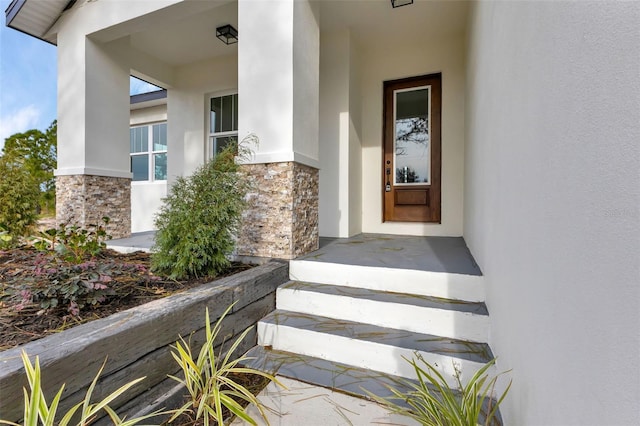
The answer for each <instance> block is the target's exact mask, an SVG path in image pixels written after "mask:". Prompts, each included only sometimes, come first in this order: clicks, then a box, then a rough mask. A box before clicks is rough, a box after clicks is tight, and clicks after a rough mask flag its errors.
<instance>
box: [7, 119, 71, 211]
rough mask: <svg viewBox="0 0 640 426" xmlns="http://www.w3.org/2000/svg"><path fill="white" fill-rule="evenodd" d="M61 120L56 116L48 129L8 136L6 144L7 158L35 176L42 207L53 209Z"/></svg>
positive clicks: (48, 209)
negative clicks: (59, 124)
mask: <svg viewBox="0 0 640 426" xmlns="http://www.w3.org/2000/svg"><path fill="white" fill-rule="evenodd" d="M57 133H58V123H57V121H56V120H54V121H53V122H52V123H51V125H50V126H49V128H48V129H47V130H45V131H44V132H42V131H40V130H37V129H32V130H27V131H26V132H24V133H16V134H13V135H11V136H9V137H8V138H6V140H5V143H4V148H3V157H5V160H6V161H8V162H10V163H12V164H15V165H17V166H19V167H21V168H23V169H24V170H26V171H27V172H28V173H29V175H30V176H31V177H32V178H33V179H34V180H35V182H36V184H37V186H38V188H39V192H40V194H39V202H40V208H42V209H43V210H47V211H48V212H53V211H54V209H55V198H56V193H55V192H56V188H55V178H54V177H53V171H54V170H55V168H56V165H57V155H56V147H57Z"/></svg>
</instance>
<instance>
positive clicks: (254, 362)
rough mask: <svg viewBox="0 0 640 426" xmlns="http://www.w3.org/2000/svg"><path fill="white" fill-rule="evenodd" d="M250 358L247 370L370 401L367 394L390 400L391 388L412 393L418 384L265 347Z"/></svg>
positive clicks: (253, 351) (256, 350) (256, 349)
mask: <svg viewBox="0 0 640 426" xmlns="http://www.w3.org/2000/svg"><path fill="white" fill-rule="evenodd" d="M246 355H247V356H248V357H249V358H250V360H249V361H248V362H245V363H244V365H245V366H247V367H251V368H255V369H256V370H260V371H264V372H266V373H269V374H273V375H276V374H277V375H279V376H284V377H289V378H291V379H295V380H299V381H301V382H305V383H310V384H312V385H316V386H322V387H325V388H330V389H332V390H337V391H340V392H344V393H347V394H349V395H354V396H357V397H362V398H369V395H368V394H367V391H368V392H371V393H372V394H374V395H376V396H379V397H381V398H386V397H390V396H392V393H391V391H390V390H389V386H391V387H394V388H396V389H398V390H399V391H401V392H408V391H409V390H410V387H409V386H407V383H415V381H413V380H411V379H405V378H403V377H398V376H393V375H390V374H384V373H381V372H379V371H373V370H369V369H364V368H358V367H354V366H352V365H347V364H343V363H339V362H334V361H327V360H325V359H320V358H315V357H312V356H307V355H300V354H294V353H291V352H283V351H277V350H272V349H266V348H265V347H263V346H254V347H253V348H252V349H250V350H249V352H247V354H246Z"/></svg>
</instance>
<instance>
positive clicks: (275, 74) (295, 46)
mask: <svg viewBox="0 0 640 426" xmlns="http://www.w3.org/2000/svg"><path fill="white" fill-rule="evenodd" d="M316 14H317V5H316V4H315V3H313V2H310V1H308V0H278V1H253V0H242V1H240V2H238V26H239V28H238V31H239V33H240V34H242V36H241V38H242V41H241V42H240V43H238V89H239V91H238V96H239V100H238V102H239V115H240V117H241V119H240V121H239V129H238V131H239V133H238V135H239V137H240V138H241V139H242V138H244V137H246V136H248V135H250V134H253V135H255V136H257V137H258V139H259V145H258V146H257V147H256V150H255V155H254V156H253V158H252V160H251V162H253V163H274V162H288V161H296V162H299V163H302V164H306V165H309V166H312V167H316V168H318V167H319V162H318V108H319V107H318V79H319V77H318V73H319V71H318V68H319V65H318V64H319V59H318V58H319V30H318V22H317V17H316ZM266 34H268V37H267V36H265V35H266Z"/></svg>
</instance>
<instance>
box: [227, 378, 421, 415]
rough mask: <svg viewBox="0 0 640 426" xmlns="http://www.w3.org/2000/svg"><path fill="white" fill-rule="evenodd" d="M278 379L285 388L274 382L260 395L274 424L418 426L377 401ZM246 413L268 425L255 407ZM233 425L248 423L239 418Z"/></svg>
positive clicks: (248, 409)
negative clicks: (391, 411)
mask: <svg viewBox="0 0 640 426" xmlns="http://www.w3.org/2000/svg"><path fill="white" fill-rule="evenodd" d="M277 379H278V380H279V381H280V382H281V383H282V384H283V385H285V386H286V389H283V388H281V387H279V386H278V385H276V384H275V383H273V382H271V383H269V385H268V386H267V387H266V388H264V390H263V391H262V392H261V393H260V394H259V395H258V400H259V401H260V403H261V404H263V406H264V407H265V412H266V415H267V420H268V421H269V424H270V425H271V426H342V425H354V426H367V425H402V426H414V425H418V423H417V422H415V421H413V420H412V419H410V418H408V417H403V416H399V415H397V414H392V413H390V412H389V411H387V410H386V409H385V408H383V407H382V406H381V405H379V404H376V403H375V402H371V401H367V400H365V399H361V398H355V397H352V396H349V395H346V394H343V393H338V392H333V391H331V390H330V389H327V388H322V387H318V386H313V385H309V384H306V383H303V382H299V381H297V380H293V379H289V378H286V377H281V376H278V377H277ZM246 412H247V413H248V414H249V415H250V416H251V417H252V418H253V419H254V420H256V422H257V423H258V424H259V425H266V424H267V423H266V422H265V421H264V419H262V417H261V416H260V412H259V411H258V409H257V408H256V407H255V406H253V405H251V406H249V407H247V410H246ZM231 424H232V425H233V426H239V425H245V424H248V423H246V422H244V421H242V420H240V419H236V420H235V421H234V422H233V423H231Z"/></svg>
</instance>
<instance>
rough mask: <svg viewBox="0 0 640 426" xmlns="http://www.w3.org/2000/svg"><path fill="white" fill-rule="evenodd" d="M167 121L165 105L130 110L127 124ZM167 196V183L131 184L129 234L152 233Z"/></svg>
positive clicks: (136, 124)
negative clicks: (163, 200) (156, 217)
mask: <svg viewBox="0 0 640 426" xmlns="http://www.w3.org/2000/svg"><path fill="white" fill-rule="evenodd" d="M163 121H167V105H166V104H164V105H157V106H153V107H148V108H140V109H134V110H131V114H130V119H129V124H130V125H131V126H139V125H143V124H151V123H158V122H163ZM166 196H167V182H166V181H157V182H145V181H140V182H131V232H144V231H152V230H154V229H156V228H155V226H154V223H153V222H154V219H155V215H156V214H157V213H158V212H159V211H160V207H161V206H162V199H163V198H164V197H166Z"/></svg>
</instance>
